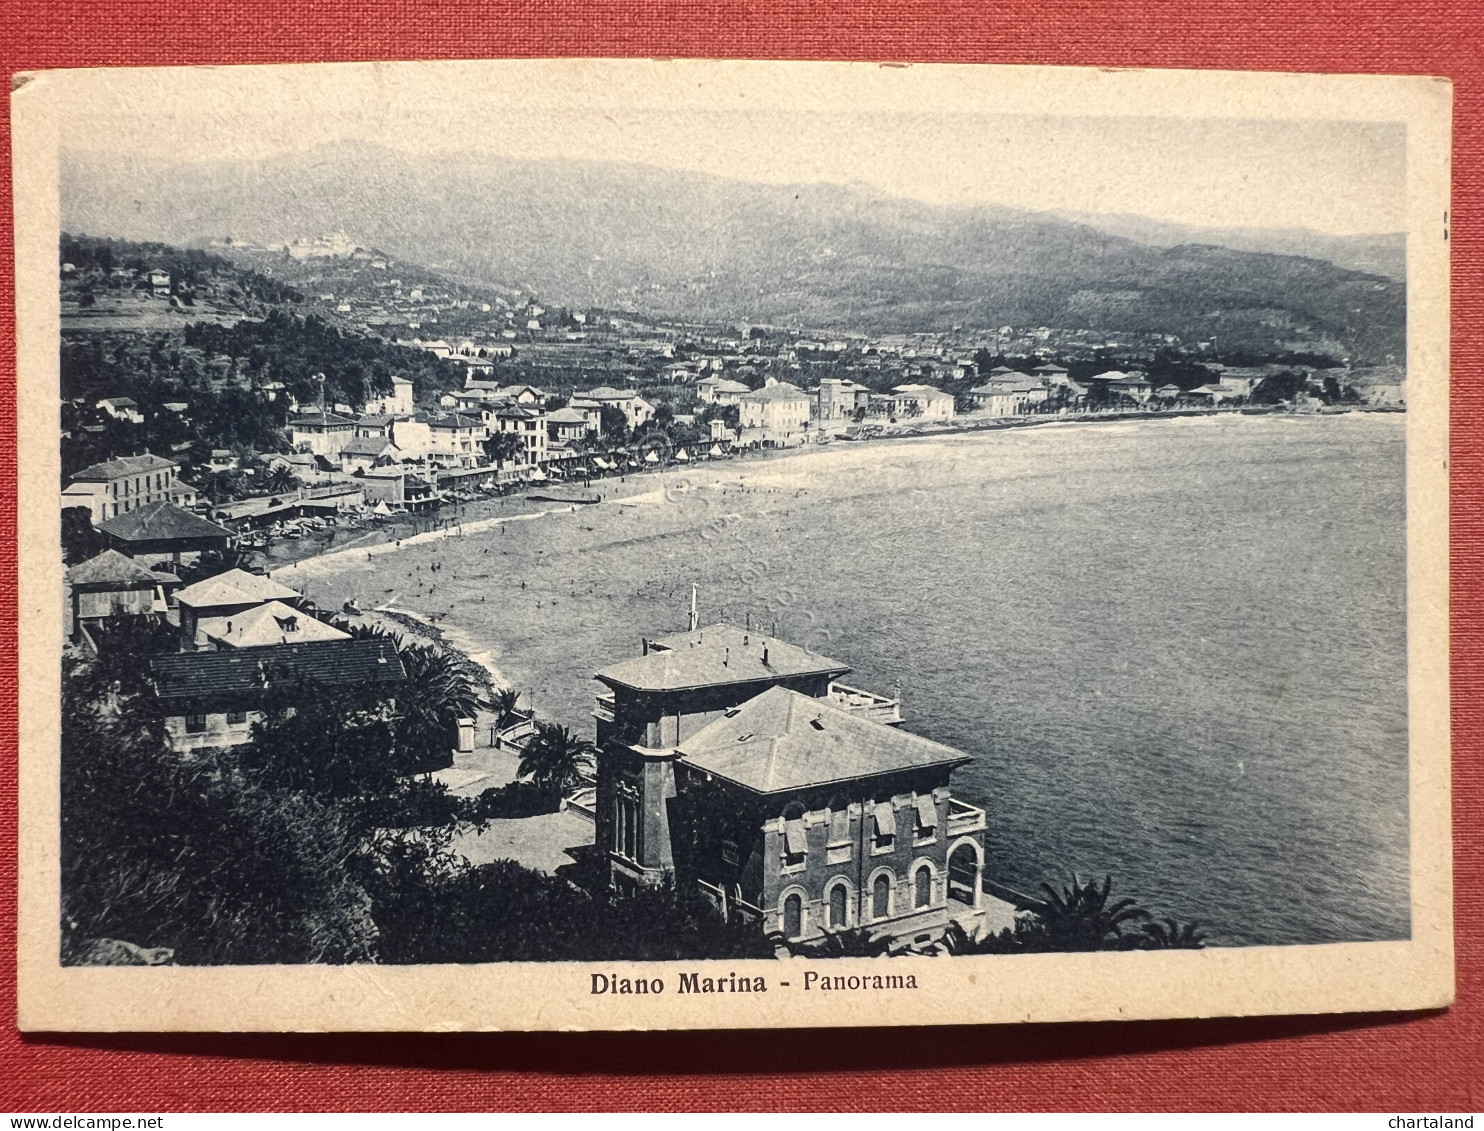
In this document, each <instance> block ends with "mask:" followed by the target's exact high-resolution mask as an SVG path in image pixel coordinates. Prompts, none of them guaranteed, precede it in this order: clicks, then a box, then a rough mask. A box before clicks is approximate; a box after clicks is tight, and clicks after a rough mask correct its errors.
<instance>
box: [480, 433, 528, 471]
mask: <svg viewBox="0 0 1484 1131" xmlns="http://www.w3.org/2000/svg"><path fill="white" fill-rule="evenodd" d="M523 450H524V449H523V447H522V446H521V442H520V437H519V436H517V435H516V434H515V433H514V432H494V433H491V434H490V436H489V438H488V439H486V440H485V441H484V454H485V457H486V458H487V459H488V460H489V461H490V462H491V463H492V464H494V465H495V466H496V467H498V466H500V465H501V464H505V463H510V462H512V461H514V460H517V459H519V458H520V454H521V452H522V451H523Z"/></svg>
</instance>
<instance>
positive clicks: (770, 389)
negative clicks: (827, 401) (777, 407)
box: [741, 381, 809, 401]
mask: <svg viewBox="0 0 1484 1131" xmlns="http://www.w3.org/2000/svg"><path fill="white" fill-rule="evenodd" d="M741 399H742V400H744V401H801V400H802V401H807V400H808V399H809V394H808V393H806V392H804V390H803V389H801V388H799V387H798V386H797V385H792V384H790V383H789V382H787V381H775V382H774V383H773V384H771V385H764V386H763V387H762V388H761V389H755V390H753V391H752V392H750V393H744V394H743V395H742V397H741Z"/></svg>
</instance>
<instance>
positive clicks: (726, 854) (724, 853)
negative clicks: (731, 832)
mask: <svg viewBox="0 0 1484 1131" xmlns="http://www.w3.org/2000/svg"><path fill="white" fill-rule="evenodd" d="M721 858H722V859H723V860H725V861H726V862H727V863H728V864H732V865H735V864H736V863H737V846H736V845H735V844H733V843H732V842H731V841H729V840H724V841H722V842H721Z"/></svg>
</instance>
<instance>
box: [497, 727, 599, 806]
mask: <svg viewBox="0 0 1484 1131" xmlns="http://www.w3.org/2000/svg"><path fill="white" fill-rule="evenodd" d="M597 755H598V748H597V747H596V746H594V745H593V744H592V743H591V742H589V741H588V740H587V739H585V738H577V737H575V736H574V735H573V734H572V732H571V731H569V730H568V729H567V728H566V727H564V726H560V725H558V724H557V723H537V724H536V733H535V734H534V735H533V736H532V738H531V741H530V742H529V743H527V744H526V748H525V750H524V751H523V752H522V753H521V756H520V766H519V767H518V768H517V771H516V772H517V774H518V775H519V776H520V777H523V778H530V779H531V781H532V783H534V784H535V785H536V786H537V787H538V788H539V789H542V790H544V791H545V792H547V793H551V794H555V795H557V796H559V797H560V796H562V795H564V794H565V793H566V792H567V791H568V790H570V789H574V788H576V787H577V786H580V785H584V784H586V783H587V781H588V779H589V778H590V777H591V775H592V772H593V768H594V766H595V765H596V762H597Z"/></svg>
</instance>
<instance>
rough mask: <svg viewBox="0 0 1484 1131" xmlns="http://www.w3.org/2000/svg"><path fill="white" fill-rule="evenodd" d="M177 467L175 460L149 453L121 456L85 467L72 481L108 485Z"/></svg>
mask: <svg viewBox="0 0 1484 1131" xmlns="http://www.w3.org/2000/svg"><path fill="white" fill-rule="evenodd" d="M176 466H178V465H177V464H176V462H175V461H174V460H169V459H166V458H165V457H164V456H156V455H150V454H149V453H145V454H144V455H142V456H119V457H118V458H117V459H110V460H104V461H103V462H102V463H95V464H93V465H92V466H91V467H85V468H83V469H82V470H81V471H79V472H78V473H77V474H76V475H74V476H73V477H72V479H73V481H74V482H77V481H85V482H88V483H107V482H109V481H111V480H114V479H122V478H123V477H124V476H126V475H143V474H145V473H146V472H151V471H164V470H165V469H166V468H167V467H176Z"/></svg>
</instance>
